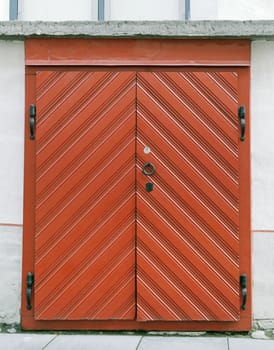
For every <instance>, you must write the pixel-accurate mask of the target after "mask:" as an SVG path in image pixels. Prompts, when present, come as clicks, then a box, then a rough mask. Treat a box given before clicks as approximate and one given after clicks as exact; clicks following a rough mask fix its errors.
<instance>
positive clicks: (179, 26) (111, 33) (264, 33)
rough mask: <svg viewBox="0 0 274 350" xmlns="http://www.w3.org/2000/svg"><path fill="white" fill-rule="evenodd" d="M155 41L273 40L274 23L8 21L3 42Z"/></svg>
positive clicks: (0, 33)
mask: <svg viewBox="0 0 274 350" xmlns="http://www.w3.org/2000/svg"><path fill="white" fill-rule="evenodd" d="M35 36H50V37H59V36H61V37H66V36H69V37H79V36H80V37H85V36H86V37H134V38H138V37H150V38H151V37H155V38H167V37H174V38H213V37H214V38H250V39H258V38H274V21H272V20H269V21H138V22H137V21H136V22H135V21H103V22H101V21H67V22H42V21H31V22H28V21H5V22H0V38H17V39H18V38H21V39H24V38H25V37H35Z"/></svg>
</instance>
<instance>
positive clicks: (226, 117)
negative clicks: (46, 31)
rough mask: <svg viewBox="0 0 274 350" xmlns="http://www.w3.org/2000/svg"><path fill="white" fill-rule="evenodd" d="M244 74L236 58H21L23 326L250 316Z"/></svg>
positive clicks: (162, 325) (245, 320) (142, 324)
mask: <svg viewBox="0 0 274 350" xmlns="http://www.w3.org/2000/svg"><path fill="white" fill-rule="evenodd" d="M246 83H248V69H247V68H241V67H238V68H237V69H235V68H229V67H222V68H217V67H215V68H209V67H204V68H201V67H198V68H193V67H184V68H183V67H181V68H172V69H171V68H169V69H166V68H154V69H151V68H150V69H146V68H134V69H133V68H130V69H126V70H125V69H118V68H104V69H102V68H99V69H98V68H97V69H96V68H94V69H91V68H81V69H79V68H78V69H75V68H73V69H72V68H70V69H67V68H61V67H59V68H57V67H55V68H54V69H52V68H49V67H48V68H47V67H45V68H42V67H37V68H36V67H34V68H30V69H29V72H28V75H27V113H26V114H27V117H26V158H25V164H26V166H25V168H26V178H25V179H26V181H25V210H24V220H25V221H24V235H25V237H24V266H23V283H26V288H24V285H23V288H22V309H23V312H22V323H23V327H25V328H32V329H34V328H36V329H37V328H41V329H54V328H55V329H61V328H62V329H66V328H73V329H121V328H122V329H227V330H229V329H236V330H237V329H239V330H240V329H248V328H249V327H250V317H251V313H250V291H249V289H250V288H249V287H248V292H249V294H248V298H247V303H245V292H246V290H245V280H246V277H249V232H245V230H249V190H248V188H249V173H248V171H249V161H248V158H247V159H244V158H243V157H244V155H245V154H246V155H248V157H249V146H248V144H249V141H248V137H249V130H248V125H246V128H245V130H244V125H243V117H242V115H241V113H244V112H245V110H246V109H248V92H246V90H245V84H246ZM240 106H242V107H241V108H240V112H239V107H240ZM28 108H30V110H29V109H28ZM245 121H246V119H244V122H245ZM244 132H245V135H244V136H243V133H244ZM241 134H242V135H241ZM240 136H242V138H245V140H244V141H243V142H241V141H240ZM247 190H248V191H247ZM26 232H30V233H31V235H29V236H28V238H27V237H26V235H27V233H26ZM28 254H30V256H29V255H28ZM27 255H28V256H27ZM244 256H245V257H244ZM246 257H247V259H246ZM245 259H246V260H245ZM26 276H27V277H26ZM26 279H27V280H26ZM240 280H241V283H240ZM249 283H250V282H249V280H248V285H249ZM246 308H247V310H246ZM171 321H172V322H171ZM195 321H196V322H195ZM197 321H199V322H197Z"/></svg>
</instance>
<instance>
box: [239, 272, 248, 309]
mask: <svg viewBox="0 0 274 350" xmlns="http://www.w3.org/2000/svg"><path fill="white" fill-rule="evenodd" d="M240 287H241V293H242V305H241V309H242V310H245V308H246V299H247V276H246V274H242V275H240Z"/></svg>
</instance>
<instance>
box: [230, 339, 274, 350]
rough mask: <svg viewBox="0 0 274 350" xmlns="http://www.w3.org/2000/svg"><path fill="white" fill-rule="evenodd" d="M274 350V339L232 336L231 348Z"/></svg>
mask: <svg viewBox="0 0 274 350" xmlns="http://www.w3.org/2000/svg"><path fill="white" fill-rule="evenodd" d="M243 349H248V350H262V349H263V350H273V349H274V340H258V339H257V340H255V339H243V338H230V339H229V350H243Z"/></svg>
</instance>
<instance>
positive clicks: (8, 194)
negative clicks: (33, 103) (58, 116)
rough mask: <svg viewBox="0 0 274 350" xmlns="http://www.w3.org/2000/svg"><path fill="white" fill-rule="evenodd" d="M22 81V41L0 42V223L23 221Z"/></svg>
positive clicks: (23, 74)
mask: <svg viewBox="0 0 274 350" xmlns="http://www.w3.org/2000/svg"><path fill="white" fill-rule="evenodd" d="M24 81H25V71H24V43H23V42H19V41H0V118H1V123H0V159H1V167H0V194H1V195H0V224H2V223H7V224H21V223H22V208H23V156H24V143H23V140H24V88H25V87H24V85H25V83H24Z"/></svg>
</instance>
